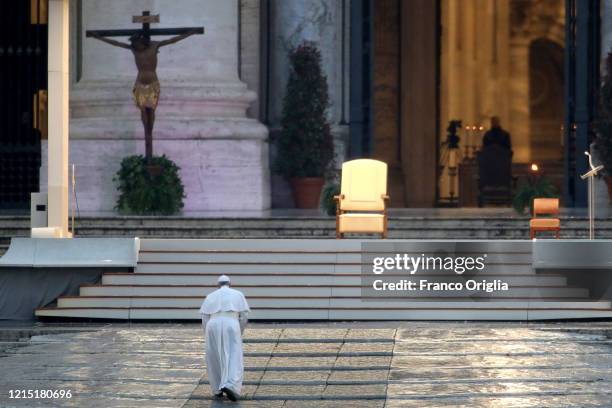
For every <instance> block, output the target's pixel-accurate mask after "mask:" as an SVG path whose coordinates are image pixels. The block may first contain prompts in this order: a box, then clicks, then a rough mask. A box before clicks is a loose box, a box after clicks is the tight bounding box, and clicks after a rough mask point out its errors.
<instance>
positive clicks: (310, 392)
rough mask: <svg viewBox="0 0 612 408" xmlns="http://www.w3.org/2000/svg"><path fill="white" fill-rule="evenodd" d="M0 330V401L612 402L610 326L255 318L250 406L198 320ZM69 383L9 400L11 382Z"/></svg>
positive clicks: (248, 353) (250, 340) (250, 334)
mask: <svg viewBox="0 0 612 408" xmlns="http://www.w3.org/2000/svg"><path fill="white" fill-rule="evenodd" d="M28 331H29V330H28V329H27V328H23V327H20V328H15V329H9V328H7V327H1V326H0V340H2V341H0V407H13V406H14V407H109V408H110V407H186V408H193V407H266V408H267V407H270V408H275V407H285V408H287V407H317V408H325V407H332V406H333V407H356V408H359V407H368V408H369V407H374V408H377V407H447V406H453V407H457V406H460V407H515V406H516V407H525V406H533V407H542V406H547V407H551V406H559V407H561V406H563V407H566V406H582V407H584V406H611V402H610V401H612V395H611V394H612V341H611V340H610V338H612V324H611V323H563V324H547V325H545V324H520V323H500V324H497V323H407V322H403V323H384V324H372V323H345V324H302V325H296V324H291V325H271V324H266V325H264V324H256V325H251V326H250V327H249V329H247V332H246V334H245V366H246V368H245V382H244V388H243V398H244V399H243V400H242V401H241V402H240V403H239V404H234V403H231V402H229V401H227V400H214V399H212V398H211V397H210V390H209V387H208V383H207V380H206V368H205V365H204V358H203V347H204V344H203V339H202V337H203V336H202V330H201V328H200V327H199V325H196V324H163V325H160V324H137V325H128V324H110V325H78V326H69V327H66V326H57V327H55V326H44V327H42V328H41V327H40V326H38V327H36V328H35V331H34V333H35V334H37V335H35V336H33V337H32V338H31V339H27V340H24V339H21V340H20V339H19V337H22V336H23V335H24V333H27V332H28ZM11 389H12V390H15V389H18V390H49V389H50V390H70V391H71V393H72V398H70V399H63V400H62V399H20V400H17V399H10V398H9V390H11Z"/></svg>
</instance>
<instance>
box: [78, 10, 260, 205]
mask: <svg viewBox="0 0 612 408" xmlns="http://www.w3.org/2000/svg"><path fill="white" fill-rule="evenodd" d="M143 10H150V11H151V13H152V14H160V15H161V22H160V24H156V25H154V27H155V26H157V27H162V28H165V27H182V26H204V27H205V30H206V33H205V35H199V36H193V37H190V38H188V39H186V40H183V41H181V42H179V43H177V44H173V45H170V46H167V47H164V48H162V49H160V53H159V64H158V70H157V74H158V77H159V80H160V83H161V96H160V102H159V106H158V109H157V120H156V123H155V130H154V143H153V148H154V154H156V155H162V154H165V155H167V156H168V157H169V158H171V159H172V160H174V161H175V162H176V163H177V164H178V165H179V167H180V168H181V172H180V174H181V178H182V181H183V184H184V186H185V193H186V198H185V208H184V211H186V212H190V211H216V210H262V209H266V208H268V207H269V203H270V192H269V165H268V148H267V129H266V127H265V126H263V125H262V124H261V123H259V122H258V121H257V120H256V119H250V118H247V116H246V110H247V108H248V107H249V105H250V104H251V103H252V102H253V101H254V100H255V99H256V94H255V92H253V91H249V90H248V89H247V86H246V84H245V83H243V82H242V81H241V80H240V79H239V75H238V70H239V62H238V55H239V50H238V24H239V18H238V10H239V8H238V0H224V1H217V0H181V1H180V2H166V1H156V0H134V1H129V2H126V1H123V0H83V3H82V15H81V16H80V17H79V16H77V18H81V23H80V24H79V27H80V28H81V32H77V33H76V36H77V37H78V38H80V39H81V43H82V49H81V50H79V49H76V48H75V49H74V52H75V53H76V55H73V57H74V58H79V59H80V61H79V62H80V64H77V66H80V67H81V68H80V72H78V71H77V75H78V76H79V78H80V80H79V81H78V82H77V83H75V84H74V85H73V89H72V96H71V100H70V108H71V122H70V137H71V141H72V143H71V148H70V153H71V160H72V161H73V162H74V163H75V164H76V167H77V190H78V200H79V207H80V210H81V212H87V211H92V212H106V211H111V210H113V207H114V206H115V204H116V199H117V191H116V184H115V183H114V182H113V180H112V179H113V176H114V174H115V173H116V172H117V170H118V169H119V164H120V162H121V160H122V159H123V158H124V157H126V156H129V155H132V154H143V153H144V140H143V138H144V135H143V133H144V132H143V128H142V124H141V121H140V113H139V111H138V109H137V108H136V107H135V106H134V104H133V101H132V86H133V82H134V80H135V77H136V73H137V71H136V67H135V65H134V59H133V56H132V55H131V53H130V51H128V50H125V49H121V48H117V47H112V46H110V45H107V44H104V43H101V42H99V41H97V40H94V39H92V38H85V30H92V29H115V28H136V27H137V25H135V24H133V23H132V16H134V15H139V14H141V13H142V11H143ZM158 39H159V38H158ZM119 40H122V41H126V39H125V38H119ZM77 70H78V68H77Z"/></svg>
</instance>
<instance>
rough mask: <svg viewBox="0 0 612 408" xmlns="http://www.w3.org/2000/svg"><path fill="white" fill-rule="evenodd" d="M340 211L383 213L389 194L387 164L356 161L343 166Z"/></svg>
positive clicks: (372, 161) (368, 160) (367, 160)
mask: <svg viewBox="0 0 612 408" xmlns="http://www.w3.org/2000/svg"><path fill="white" fill-rule="evenodd" d="M341 193H342V195H343V196H344V198H343V199H342V200H341V201H340V209H342V210H344V211H383V210H384V209H385V200H384V199H383V198H382V196H383V195H386V194H387V164H386V163H384V162H381V161H378V160H372V159H356V160H351V161H348V162H344V163H343V164H342V181H341Z"/></svg>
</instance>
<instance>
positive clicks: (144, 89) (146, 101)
mask: <svg viewBox="0 0 612 408" xmlns="http://www.w3.org/2000/svg"><path fill="white" fill-rule="evenodd" d="M159 90H160V88H159V81H155V82H151V83H150V84H141V83H140V82H136V83H135V84H134V90H133V91H132V92H133V94H134V103H135V104H136V106H138V107H139V108H140V109H144V108H151V109H156V108H157V102H159Z"/></svg>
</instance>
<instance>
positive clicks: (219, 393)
mask: <svg viewBox="0 0 612 408" xmlns="http://www.w3.org/2000/svg"><path fill="white" fill-rule="evenodd" d="M213 396H214V397H215V398H218V399H221V398H223V391H219V392H218V393H216V394H213Z"/></svg>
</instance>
